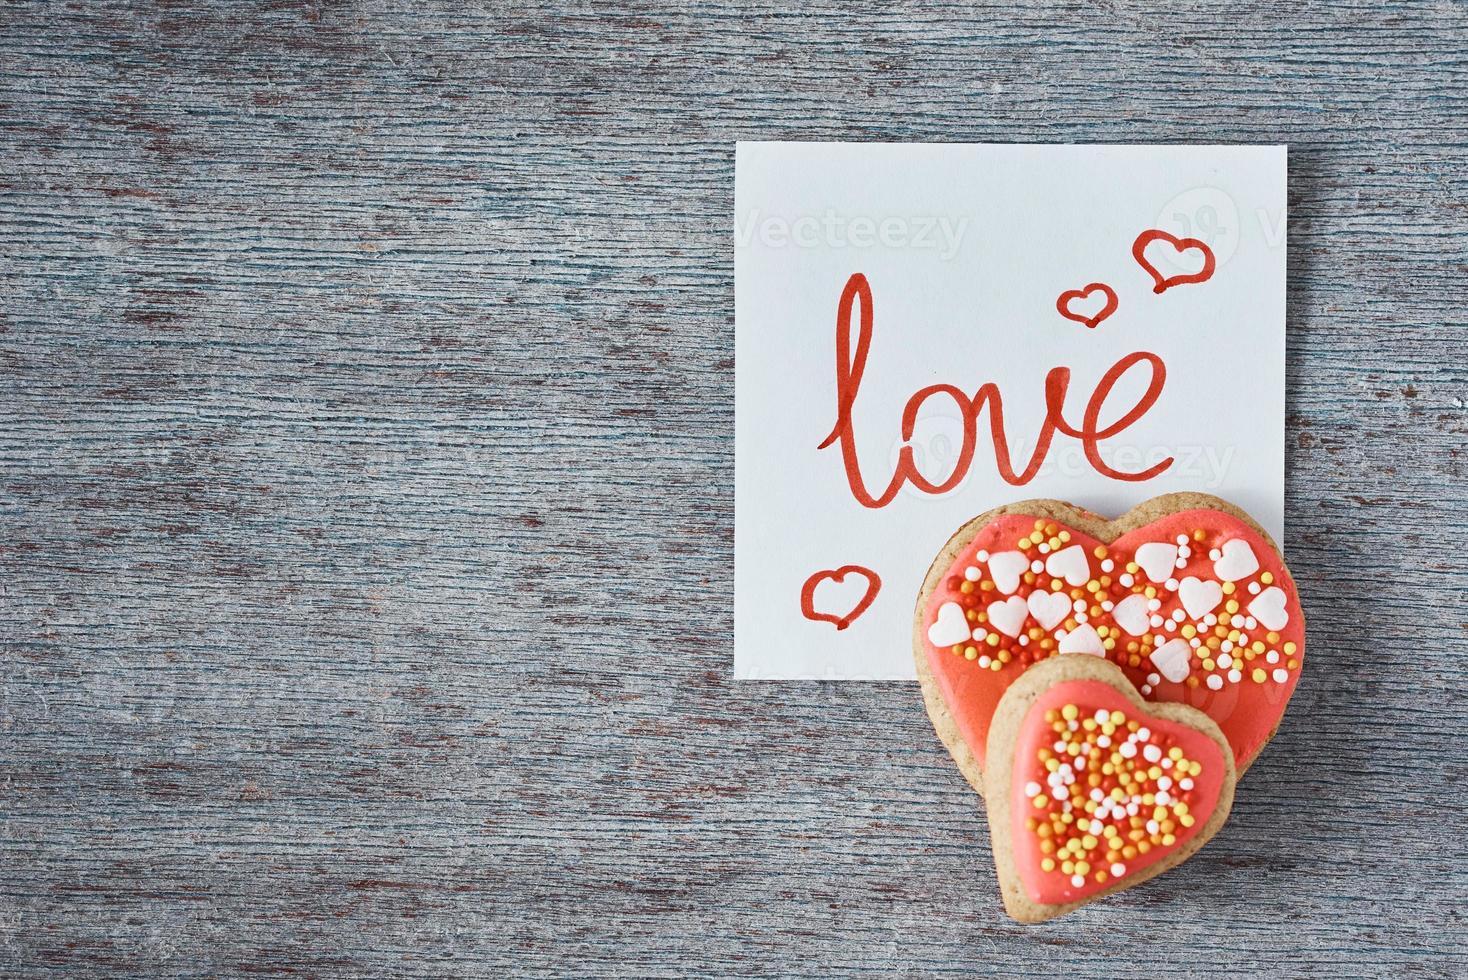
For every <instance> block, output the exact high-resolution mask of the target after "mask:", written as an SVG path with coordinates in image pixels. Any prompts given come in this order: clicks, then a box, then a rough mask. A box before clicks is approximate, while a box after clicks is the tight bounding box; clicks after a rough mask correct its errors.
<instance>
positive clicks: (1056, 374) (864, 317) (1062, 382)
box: [816, 272, 1173, 508]
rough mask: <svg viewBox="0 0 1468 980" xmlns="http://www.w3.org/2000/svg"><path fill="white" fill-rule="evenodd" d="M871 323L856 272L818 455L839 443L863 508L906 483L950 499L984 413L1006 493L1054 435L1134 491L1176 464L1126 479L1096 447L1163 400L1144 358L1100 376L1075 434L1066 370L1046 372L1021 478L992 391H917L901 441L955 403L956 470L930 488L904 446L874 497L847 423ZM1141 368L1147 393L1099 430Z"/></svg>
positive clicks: (1154, 360)
mask: <svg viewBox="0 0 1468 980" xmlns="http://www.w3.org/2000/svg"><path fill="white" fill-rule="evenodd" d="M858 301H859V302H860V307H861V319H860V321H859V324H858V326H857V333H856V347H855V349H854V350H853V349H852V343H851V340H852V336H851V335H852V310H853V307H855V306H856V305H857V303H858ZM872 319H873V317H872V288H871V286H870V285H869V284H868V283H867V278H866V276H864V275H862V274H861V273H859V272H858V273H854V274H853V275H852V276H851V278H850V279H848V280H847V281H846V288H845V289H843V290H842V291H841V301H840V303H839V304H838V305H837V308H836V424H835V426H834V427H833V428H832V429H831V434H830V435H828V436H826V438H825V440H824V441H823V442H822V443H821V444H820V445H819V446H817V447H816V448H817V449H825V448H827V447H828V446H830V445H832V444H833V443H838V442H839V443H840V445H841V461H842V463H843V464H844V466H845V468H846V481H847V483H848V484H849V485H850V487H851V495H852V496H853V497H854V498H856V501H857V502H858V503H860V504H861V505H862V506H863V507H871V508H879V507H885V506H887V505H888V504H889V503H891V502H892V500H893V498H895V497H896V496H897V494H898V492H899V491H901V489H902V486H903V484H904V483H911V484H912V485H913V486H914V487H915V488H916V489H918V490H920V491H921V492H923V493H929V494H941V493H947V492H948V491H949V490H952V489H953V488H954V487H956V486H958V485H959V483H961V482H962V481H963V479H964V477H965V476H966V475H967V474H968V470H969V466H970V464H972V462H973V459H974V453H975V451H976V450H977V447H978V432H979V418H980V416H981V415H982V414H983V413H984V410H985V409H988V412H989V436H990V440H991V441H992V442H993V444H994V463H995V466H996V467H997V468H998V470H999V476H1000V477H1001V478H1002V479H1003V480H1004V482H1005V483H1008V484H1010V485H1011V486H1023V485H1024V484H1026V483H1029V482H1030V481H1031V480H1033V479H1034V478H1035V474H1036V473H1038V472H1039V470H1040V466H1041V465H1042V464H1043V463H1044V462H1045V457H1046V456H1047V455H1048V454H1049V452H1050V443H1051V442H1052V440H1054V438H1055V434H1056V433H1057V432H1058V433H1061V434H1063V435H1067V436H1071V437H1072V438H1075V439H1078V440H1080V443H1081V448H1082V450H1083V451H1084V453H1085V456H1086V461H1087V462H1089V463H1090V464H1091V466H1092V468H1094V469H1095V470H1096V472H1097V473H1100V474H1101V475H1102V476H1105V477H1108V478H1110V479H1113V480H1123V481H1127V482H1134V483H1135V482H1140V481H1143V480H1150V479H1152V478H1153V477H1155V476H1157V475H1158V474H1159V473H1162V472H1164V471H1166V470H1167V468H1168V467H1169V466H1171V465H1172V462H1173V458H1172V457H1171V456H1168V457H1167V458H1165V459H1163V460H1160V461H1159V462H1157V463H1156V464H1155V465H1153V466H1150V467H1148V468H1147V469H1145V470H1141V471H1140V472H1136V473H1127V472H1123V471H1121V470H1117V469H1113V468H1112V467H1111V466H1109V465H1107V463H1106V461H1105V460H1103V459H1102V458H1101V451H1100V443H1101V441H1102V440H1104V439H1109V438H1111V437H1113V436H1115V435H1117V434H1119V433H1121V432H1124V431H1125V430H1126V429H1127V428H1128V427H1129V426H1131V425H1132V424H1134V423H1135V422H1136V421H1137V420H1138V419H1140V418H1141V417H1142V416H1143V415H1145V414H1147V410H1148V409H1150V408H1151V407H1152V406H1153V405H1154V404H1156V402H1157V398H1158V396H1160V395H1161V394H1162V386H1163V384H1164V383H1165V381H1166V379H1167V368H1166V366H1165V365H1164V364H1163V363H1162V358H1160V357H1158V356H1157V355H1156V354H1153V353H1149V352H1147V351H1136V352H1135V353H1132V354H1128V355H1126V356H1125V357H1123V358H1122V359H1121V360H1119V361H1117V362H1116V363H1115V364H1113V365H1112V366H1111V368H1110V369H1109V370H1107V372H1106V373H1105V374H1104V375H1102V377H1101V380H1100V382H1098V383H1097V385H1096V388H1095V390H1094V391H1093V392H1092V393H1091V398H1090V400H1089V401H1088V402H1087V403H1086V410H1085V413H1084V414H1083V415H1082V416H1081V424H1080V425H1079V426H1075V425H1072V424H1070V423H1069V422H1068V421H1067V420H1066V418H1065V394H1066V390H1067V389H1068V388H1069V387H1070V368H1068V367H1054V368H1051V369H1050V371H1049V373H1048V374H1046V375H1045V421H1044V423H1043V424H1042V425H1041V426H1040V432H1039V435H1038V436H1037V437H1036V439H1035V450H1034V452H1033V453H1032V454H1031V455H1030V458H1029V461H1028V462H1027V463H1025V467H1024V469H1023V470H1020V471H1019V472H1015V469H1014V464H1013V460H1012V459H1011V458H1010V452H1009V438H1008V436H1007V435H1006V434H1005V430H1004V403H1003V399H1002V397H1001V395H1000V392H999V387H998V386H997V385H996V384H994V383H993V382H989V383H986V384H984V385H982V386H980V388H979V390H978V391H976V392H975V393H974V394H973V395H972V396H970V395H968V394H967V393H966V392H964V391H962V390H961V389H959V388H958V387H956V386H954V385H951V384H935V385H928V386H927V387H926V388H919V389H918V390H917V391H915V392H913V394H912V396H911V397H910V398H908V400H907V405H906V407H905V408H904V409H903V410H902V441H903V442H908V441H909V440H911V439H912V434H913V430H914V429H915V428H916V426H917V419H918V412H919V411H920V410H921V409H922V407H923V405H924V403H926V402H927V400H928V399H929V398H932V397H934V396H940V395H941V396H946V397H948V398H950V399H952V400H953V403H954V404H955V405H957V406H958V410H959V412H960V413H962V415H963V445H962V447H961V448H960V450H959V452H958V456H957V458H956V460H955V461H954V464H953V470H952V472H951V473H949V474H948V476H947V477H945V478H944V479H942V480H940V481H936V482H935V481H933V480H929V479H928V478H927V477H925V476H924V475H923V474H922V473H921V472H919V471H918V468H917V462H916V460H915V459H914V456H913V449H912V447H911V446H908V445H905V446H903V447H902V449H901V450H900V451H899V453H898V456H897V467H896V470H895V472H893V474H892V478H891V480H890V481H889V482H888V484H887V487H886V489H885V490H883V491H882V492H881V493H879V494H878V495H876V496H873V495H872V494H871V492H870V491H868V490H867V486H866V482H865V480H864V479H863V477H862V473H861V466H860V464H859V463H858V461H857V453H856V445H857V444H856V428H855V424H854V423H853V421H852V407H853V406H854V405H855V404H856V396H857V393H858V391H859V390H860V388H861V379H862V376H863V375H864V374H865V373H866V365H867V354H868V351H869V349H870V347H871V344H872ZM1139 364H1145V365H1147V366H1148V367H1150V368H1151V372H1152V377H1151V381H1150V382H1149V383H1148V385H1147V390H1146V391H1145V392H1143V393H1142V396H1141V397H1140V398H1139V399H1137V403H1136V404H1135V405H1133V406H1132V407H1131V408H1130V409H1128V410H1127V412H1126V413H1125V414H1123V415H1122V416H1121V417H1120V418H1118V419H1117V420H1116V421H1115V422H1112V423H1111V424H1110V425H1106V426H1103V425H1101V424H1100V418H1101V410H1102V408H1103V407H1104V406H1105V404H1106V400H1107V398H1108V397H1110V395H1111V392H1112V389H1113V388H1115V387H1116V384H1117V382H1118V381H1120V380H1121V379H1122V377H1124V376H1125V375H1126V373H1127V372H1128V371H1130V370H1131V369H1132V368H1133V367H1135V366H1137V365H1139Z"/></svg>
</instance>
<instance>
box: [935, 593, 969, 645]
mask: <svg viewBox="0 0 1468 980" xmlns="http://www.w3.org/2000/svg"><path fill="white" fill-rule="evenodd" d="M969 636H970V633H969V625H968V620H967V619H965V618H964V615H963V607H962V606H960V605H959V604H958V603H956V602H945V603H943V605H941V606H939V607H938V618H937V620H935V621H934V623H933V625H932V626H929V627H928V642H929V643H931V644H933V646H935V647H951V646H953V645H954V644H955V643H962V642H963V641H964V640H967V639H968V638H969Z"/></svg>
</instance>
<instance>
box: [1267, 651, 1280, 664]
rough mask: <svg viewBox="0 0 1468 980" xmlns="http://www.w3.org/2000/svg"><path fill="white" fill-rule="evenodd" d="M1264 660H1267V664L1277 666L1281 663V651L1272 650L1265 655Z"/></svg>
mask: <svg viewBox="0 0 1468 980" xmlns="http://www.w3.org/2000/svg"><path fill="white" fill-rule="evenodd" d="M1264 660H1265V662H1266V663H1271V664H1277V663H1279V651H1278V650H1270V651H1269V652H1268V653H1266V654H1265V655H1264Z"/></svg>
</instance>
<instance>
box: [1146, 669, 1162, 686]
mask: <svg viewBox="0 0 1468 980" xmlns="http://www.w3.org/2000/svg"><path fill="white" fill-rule="evenodd" d="M1147 683H1148V684H1161V683H1162V675H1161V674H1158V673H1156V672H1153V673H1151V674H1148V675H1147Z"/></svg>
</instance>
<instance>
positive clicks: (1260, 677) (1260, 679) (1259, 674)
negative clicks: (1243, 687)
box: [1249, 667, 1265, 684]
mask: <svg viewBox="0 0 1468 980" xmlns="http://www.w3.org/2000/svg"><path fill="white" fill-rule="evenodd" d="M1249 676H1250V677H1252V678H1254V683H1255V684H1263V683H1264V677H1265V674H1264V671H1262V670H1260V669H1259V668H1258V667H1255V668H1254V673H1252V674H1250V675H1249Z"/></svg>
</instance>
